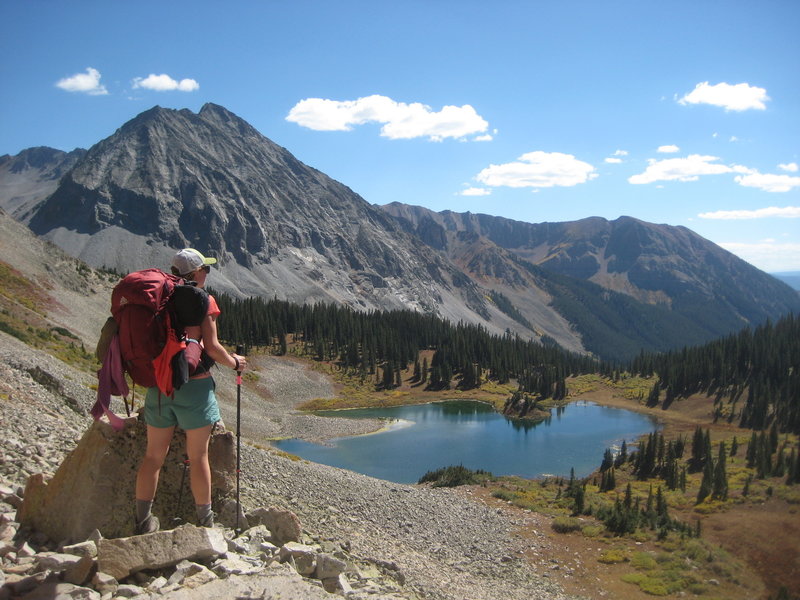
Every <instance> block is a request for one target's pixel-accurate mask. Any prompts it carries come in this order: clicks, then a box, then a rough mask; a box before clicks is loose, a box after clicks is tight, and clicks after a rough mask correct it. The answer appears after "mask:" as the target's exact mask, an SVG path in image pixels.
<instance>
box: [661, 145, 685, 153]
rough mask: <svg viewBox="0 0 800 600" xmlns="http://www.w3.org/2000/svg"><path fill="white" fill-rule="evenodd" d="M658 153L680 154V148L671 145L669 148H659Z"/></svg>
mask: <svg viewBox="0 0 800 600" xmlns="http://www.w3.org/2000/svg"><path fill="white" fill-rule="evenodd" d="M657 151H658V152H661V153H662V154H675V153H676V152H680V148H678V147H677V146H676V145H675V144H669V145H667V146H659V147H658V150H657Z"/></svg>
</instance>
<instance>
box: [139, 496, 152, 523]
mask: <svg viewBox="0 0 800 600" xmlns="http://www.w3.org/2000/svg"><path fill="white" fill-rule="evenodd" d="M152 510H153V501H152V500H138V499H137V500H136V522H137V523H141V522H142V521H144V520H145V519H146V518H147V517H148V516H150V512H151V511H152Z"/></svg>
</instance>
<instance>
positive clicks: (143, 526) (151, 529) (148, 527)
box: [134, 515, 160, 535]
mask: <svg viewBox="0 0 800 600" xmlns="http://www.w3.org/2000/svg"><path fill="white" fill-rule="evenodd" d="M159 527H160V524H159V522H158V517H154V516H153V515H147V517H145V519H144V521H142V522H141V523H136V527H135V528H134V534H135V535H144V534H145V533H155V532H156V531H158V528H159Z"/></svg>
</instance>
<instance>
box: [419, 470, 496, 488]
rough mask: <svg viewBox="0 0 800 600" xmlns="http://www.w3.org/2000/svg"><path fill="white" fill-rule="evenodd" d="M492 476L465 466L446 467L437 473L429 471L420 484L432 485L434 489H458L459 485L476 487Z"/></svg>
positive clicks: (436, 471)
mask: <svg viewBox="0 0 800 600" xmlns="http://www.w3.org/2000/svg"><path fill="white" fill-rule="evenodd" d="M491 476H492V474H491V473H489V472H487V471H482V470H480V469H478V470H477V471H473V470H471V469H468V468H466V467H465V466H464V465H458V466H450V467H444V468H442V469H437V470H435V471H428V472H427V473H425V475H423V476H422V477H421V478H420V480H419V482H418V483H432V484H433V487H457V486H459V485H474V484H476V483H480V482H481V479H485V478H487V477H491Z"/></svg>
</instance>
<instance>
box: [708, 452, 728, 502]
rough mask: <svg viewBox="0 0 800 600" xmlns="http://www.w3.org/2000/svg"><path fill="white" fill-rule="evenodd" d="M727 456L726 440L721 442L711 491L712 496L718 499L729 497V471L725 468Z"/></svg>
mask: <svg viewBox="0 0 800 600" xmlns="http://www.w3.org/2000/svg"><path fill="white" fill-rule="evenodd" d="M726 456H727V453H726V451H725V442H720V444H719V455H718V457H717V464H716V465H715V466H714V486H713V490H712V493H711V497H712V498H714V499H716V500H727V499H728V473H727V472H726V470H725V458H726Z"/></svg>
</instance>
